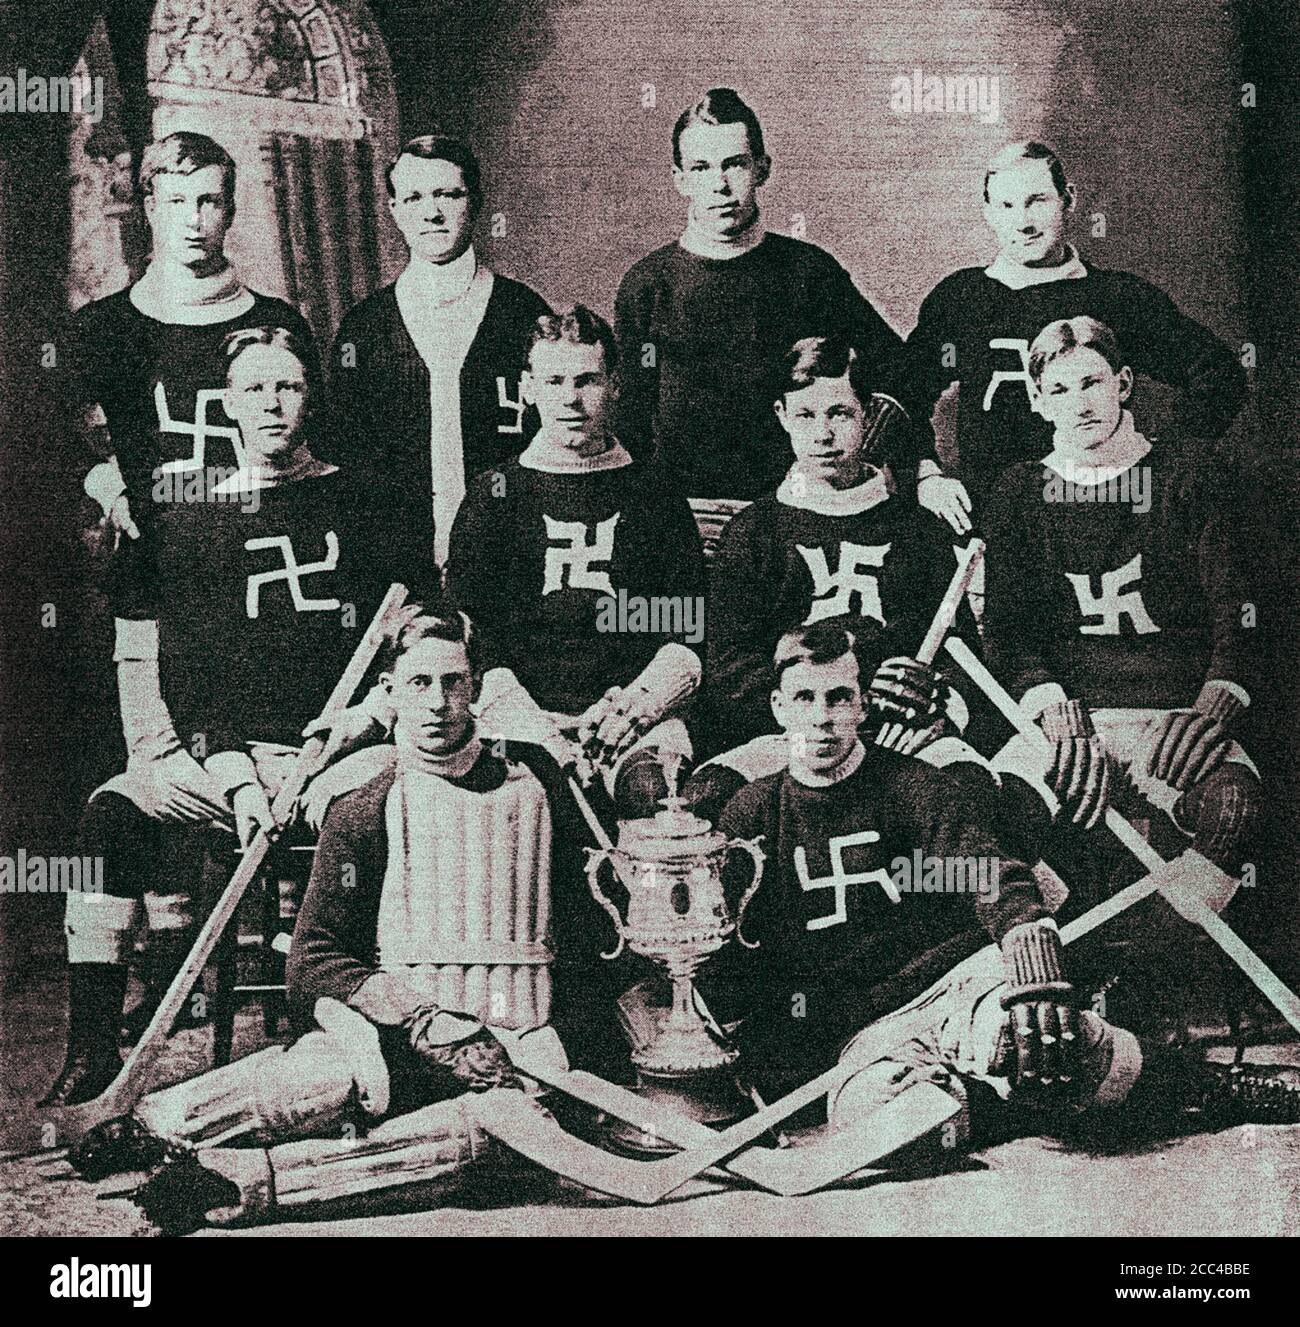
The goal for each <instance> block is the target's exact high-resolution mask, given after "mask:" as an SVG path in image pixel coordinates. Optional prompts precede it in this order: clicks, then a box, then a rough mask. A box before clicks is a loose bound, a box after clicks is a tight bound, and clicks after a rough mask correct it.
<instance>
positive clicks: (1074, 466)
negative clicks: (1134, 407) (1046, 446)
mask: <svg viewBox="0 0 1300 1327" xmlns="http://www.w3.org/2000/svg"><path fill="white" fill-rule="evenodd" d="M1150 450H1151V443H1150V442H1149V441H1148V440H1147V439H1146V438H1145V437H1144V436H1143V435H1142V434H1141V433H1139V432H1138V431H1137V428H1136V427H1135V426H1134V424H1133V415H1132V413H1131V412H1130V411H1128V410H1125V411H1124V412H1123V414H1121V415H1120V417H1119V424H1118V426H1117V427H1116V429H1115V432H1114V433H1112V434H1111V435H1110V437H1109V438H1107V439H1106V441H1105V442H1103V443H1102V444H1101V445H1100V446H1098V447H1094V448H1093V449H1092V450H1091V451H1087V452H1081V451H1078V450H1074V449H1071V450H1068V451H1062V450H1061V449H1060V448H1059V447H1058V448H1056V449H1055V450H1054V451H1052V452H1051V453H1050V454H1049V455H1047V456H1045V457H1043V464H1044V465H1045V466H1047V467H1048V468H1049V469H1051V470H1055V471H1056V473H1057V474H1058V475H1060V476H1061V478H1062V479H1068V480H1070V481H1071V482H1072V483H1074V484H1078V485H1081V486H1082V487H1084V488H1092V487H1093V486H1095V485H1097V484H1104V483H1106V481H1107V480H1109V479H1115V478H1116V477H1118V476H1119V475H1122V474H1123V473H1124V472H1125V471H1126V470H1131V469H1132V468H1133V467H1134V466H1135V465H1136V464H1137V463H1138V462H1139V461H1140V460H1141V459H1142V458H1143V457H1144V456H1145V455H1146V454H1147V452H1149V451H1150Z"/></svg>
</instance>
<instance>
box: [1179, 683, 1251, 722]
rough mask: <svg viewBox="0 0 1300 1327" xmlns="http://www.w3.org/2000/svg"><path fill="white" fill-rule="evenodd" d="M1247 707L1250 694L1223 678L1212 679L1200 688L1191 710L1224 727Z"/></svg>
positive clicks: (1243, 688)
mask: <svg viewBox="0 0 1300 1327" xmlns="http://www.w3.org/2000/svg"><path fill="white" fill-rule="evenodd" d="M1249 706H1250V692H1249V691H1247V690H1246V688H1245V687H1243V686H1238V685H1237V683H1236V682H1228V681H1226V680H1224V679H1223V678H1214V679H1212V680H1211V681H1209V682H1207V683H1206V684H1205V685H1204V686H1203V687H1202V688H1201V694H1200V695H1199V696H1197V698H1196V704H1195V705H1194V706H1193V708H1194V709H1196V710H1199V711H1200V713H1202V714H1207V715H1209V717H1210V718H1211V719H1218V720H1219V722H1220V723H1222V724H1225V725H1226V724H1230V723H1231V722H1232V721H1233V719H1235V718H1236V717H1237V716H1238V715H1239V714H1240V713H1241V712H1242V710H1244V709H1247V708H1248V707H1249Z"/></svg>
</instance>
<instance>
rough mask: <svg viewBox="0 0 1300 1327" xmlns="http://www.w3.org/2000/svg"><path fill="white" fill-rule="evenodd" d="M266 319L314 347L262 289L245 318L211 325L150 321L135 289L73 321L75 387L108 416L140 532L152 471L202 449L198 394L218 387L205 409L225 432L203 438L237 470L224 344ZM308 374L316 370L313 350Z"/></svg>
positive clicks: (209, 453) (210, 456) (289, 311)
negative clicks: (135, 299) (225, 404)
mask: <svg viewBox="0 0 1300 1327" xmlns="http://www.w3.org/2000/svg"><path fill="white" fill-rule="evenodd" d="M263 325H271V326H276V327H284V328H287V329H288V330H289V331H291V332H293V333H294V335H295V336H296V337H298V339H299V340H300V341H301V343H302V344H303V345H304V346H305V347H307V349H308V351H309V352H310V351H311V345H312V339H311V330H310V329H309V328H308V326H307V323H306V321H305V320H304V319H303V317H302V315H301V314H300V313H298V311H297V310H296V309H294V308H292V307H290V306H289V305H288V304H286V303H285V302H284V301H283V300H278V299H272V298H270V297H269V296H267V295H259V294H257V293H256V292H253V307H252V308H251V309H250V310H249V311H248V312H247V313H246V314H243V315H242V316H241V317H238V318H231V319H228V320H227V321H225V322H220V323H212V324H210V325H209V326H206V327H191V326H189V325H188V324H182V323H162V322H159V321H158V320H157V319H156V318H150V317H149V316H148V315H147V314H144V313H141V312H140V310H139V309H137V308H136V307H135V305H134V304H132V303H131V299H130V292H129V290H120V291H118V292H117V294H115V295H109V296H107V297H106V298H104V299H100V300H95V301H94V303H92V304H87V305H86V306H85V307H84V308H83V309H80V310H78V312H77V314H76V315H75V317H74V318H73V320H72V325H71V339H70V340H71V349H72V354H71V356H70V359H71V362H72V366H73V371H74V373H75V374H76V382H77V387H76V390H77V391H78V393H79V396H80V399H81V400H83V401H85V402H86V403H87V404H91V403H97V404H98V405H99V406H100V408H101V409H102V410H103V412H104V417H105V418H106V419H107V421H108V431H109V436H110V438H111V439H112V444H113V450H114V452H115V454H116V456H117V463H118V467H119V468H120V469H121V471H122V478H123V480H124V481H125V482H126V493H127V499H128V501H129V502H130V506H131V514H132V516H133V518H134V519H135V521H136V524H137V525H140V527H141V529H146V528H147V525H148V523H149V521H150V520H151V514H152V513H151V509H152V508H153V506H154V503H153V487H154V480H153V472H154V468H155V467H156V466H159V465H161V464H162V463H163V462H166V461H175V460H180V459H183V458H185V457H190V456H197V455H198V450H197V444H198V441H199V438H198V435H197V433H196V424H197V423H199V422H200V419H199V407H198V395H199V393H200V392H201V391H206V392H211V393H213V395H212V397H211V398H210V399H209V400H208V402H207V404H206V407H205V415H204V418H205V419H206V422H207V425H208V427H209V428H212V427H214V426H215V427H220V428H224V429H225V430H226V432H225V433H224V434H212V433H209V434H208V435H207V436H206V438H205V440H204V446H203V462H204V465H205V466H221V467H225V468H229V469H233V468H234V466H235V452H234V447H233V443H232V440H231V436H230V435H231V434H232V433H233V432H234V431H235V426H234V424H233V423H232V422H231V420H230V419H229V417H228V416H227V415H226V412H225V410H223V409H222V406H221V399H220V395H221V393H222V392H223V391H224V390H225V386H226V357H225V354H224V353H223V351H222V348H221V347H222V342H224V341H225V339H226V337H227V336H229V335H230V333H231V332H237V331H242V330H243V329H244V328H245V327H260V326H263ZM307 370H308V374H309V375H310V376H312V377H315V376H316V374H317V372H318V366H317V365H316V363H315V358H314V355H313V356H312V363H310V364H308V365H307ZM160 385H161V387H162V397H163V400H162V401H159V399H158V392H157V389H158V387H159V386H160ZM164 409H165V411H166V414H165V415H163V414H162V413H161V412H162V411H163V410H164ZM168 422H170V427H166V425H167V423H168Z"/></svg>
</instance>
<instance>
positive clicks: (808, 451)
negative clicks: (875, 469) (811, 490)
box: [776, 372, 864, 488]
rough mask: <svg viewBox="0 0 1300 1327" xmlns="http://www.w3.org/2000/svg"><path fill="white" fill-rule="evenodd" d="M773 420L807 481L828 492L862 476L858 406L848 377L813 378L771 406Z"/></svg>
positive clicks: (860, 411) (849, 483) (855, 393)
mask: <svg viewBox="0 0 1300 1327" xmlns="http://www.w3.org/2000/svg"><path fill="white" fill-rule="evenodd" d="M776 416H777V418H778V419H779V420H780V421H781V427H782V428H783V429H785V431H786V432H787V433H788V434H789V435H790V445H791V447H793V448H794V455H795V460H796V461H797V462H798V464H799V468H800V470H802V471H803V473H804V474H806V475H807V476H808V477H809V478H810V479H817V480H819V481H821V482H822V483H825V484H830V485H831V486H832V487H833V488H849V487H850V486H852V485H853V484H856V483H859V482H860V481H861V479H862V475H863V470H864V466H863V462H862V438H863V422H864V421H863V411H862V402H861V401H859V400H858V394H857V392H855V391H854V390H853V386H852V384H851V383H850V382H849V375H848V373H847V372H845V373H844V374H842V375H841V376H840V377H838V378H816V379H814V380H813V381H812V382H811V383H809V384H808V386H807V387H801V388H799V390H798V391H795V392H787V393H786V394H785V396H783V397H782V398H781V399H780V400H778V401H777V403H776Z"/></svg>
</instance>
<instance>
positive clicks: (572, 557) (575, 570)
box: [542, 511, 623, 595]
mask: <svg viewBox="0 0 1300 1327" xmlns="http://www.w3.org/2000/svg"><path fill="white" fill-rule="evenodd" d="M622 514H623V513H622V512H618V511H616V512H615V513H614V514H613V516H611V517H610V518H609V519H608V520H604V521H601V522H600V523H599V524H598V525H597V526H596V527H595V533H594V534H592V533H591V527H590V526H589V525H588V524H587V523H586V522H585V521H557V520H553V519H552V518H551V517H550V516H547V515H545V514H543V516H542V520H543V521H545V522H546V539H547V543H548V545H549V546H548V548H547V550H546V571H545V578H544V580H543V581H542V593H543V594H554V593H555V591H556V590H561V589H563V588H564V587H565V586H566V585H567V586H568V588H569V589H571V590H597V591H599V592H600V593H601V594H609V595H612V594H613V593H614V587H613V585H612V584H611V583H610V579H609V572H608V570H604V571H593V570H592V567H593V566H594V564H596V563H598V562H603V563H605V564H606V567H608V564H609V563H610V561H611V560H612V559H613V557H614V527H615V526H616V525H617V524H618V518H619V517H620V516H621V515H622Z"/></svg>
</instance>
